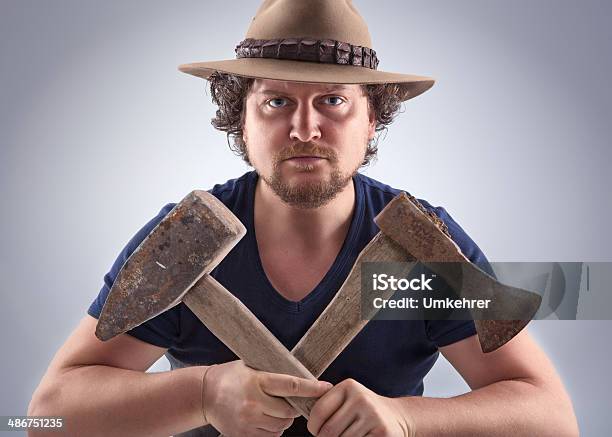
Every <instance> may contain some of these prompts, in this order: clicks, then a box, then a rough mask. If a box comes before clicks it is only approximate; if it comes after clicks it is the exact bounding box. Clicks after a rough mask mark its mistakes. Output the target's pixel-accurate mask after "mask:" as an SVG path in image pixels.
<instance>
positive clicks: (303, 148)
mask: <svg viewBox="0 0 612 437" xmlns="http://www.w3.org/2000/svg"><path fill="white" fill-rule="evenodd" d="M298 156H317V157H320V158H325V159H328V160H330V161H335V160H336V159H337V155H336V152H335V151H334V150H333V149H330V148H328V147H323V146H321V145H319V144H317V143H313V142H307V143H294V144H291V145H289V146H287V147H285V148H284V149H282V150H281V151H280V152H278V154H277V155H276V161H277V162H280V161H284V160H286V159H291V158H296V157H298Z"/></svg>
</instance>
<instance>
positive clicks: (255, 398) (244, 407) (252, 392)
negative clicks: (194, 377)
mask: <svg viewBox="0 0 612 437" xmlns="http://www.w3.org/2000/svg"><path fill="white" fill-rule="evenodd" d="M205 379H206V381H205V385H204V413H205V415H206V420H207V422H208V423H210V424H211V425H213V426H214V427H215V428H216V429H217V430H218V431H220V432H221V433H222V434H224V435H226V436H262V437H263V436H266V437H269V436H280V435H281V434H282V433H283V431H284V430H285V429H287V428H289V427H290V426H291V424H292V423H293V419H294V418H296V417H298V416H299V415H300V414H299V413H298V412H297V411H296V410H295V409H294V408H293V407H292V406H291V405H289V403H288V402H287V401H285V400H284V399H282V397H286V396H287V397H288V396H301V397H315V398H318V397H320V396H322V395H323V394H325V393H326V392H327V391H328V390H329V389H330V388H332V384H330V383H328V382H322V381H313V380H308V379H303V378H297V377H294V376H290V375H282V374H277V373H268V372H260V371H258V370H253V369H251V368H249V367H247V366H245V365H244V363H243V362H242V361H232V362H229V363H224V364H218V365H215V366H213V367H212V368H210V369H209V370H208V372H207V373H206V378H205Z"/></svg>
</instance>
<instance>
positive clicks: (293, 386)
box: [287, 378, 301, 394]
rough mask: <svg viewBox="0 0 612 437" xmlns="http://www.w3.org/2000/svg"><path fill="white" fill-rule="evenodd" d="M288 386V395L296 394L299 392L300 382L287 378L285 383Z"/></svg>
mask: <svg viewBox="0 0 612 437" xmlns="http://www.w3.org/2000/svg"><path fill="white" fill-rule="evenodd" d="M287 383H288V384H289V393H293V394H297V393H299V392H300V386H301V384H300V380H299V379H297V378H289V380H288V381H287Z"/></svg>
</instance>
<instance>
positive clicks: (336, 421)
mask: <svg viewBox="0 0 612 437" xmlns="http://www.w3.org/2000/svg"><path fill="white" fill-rule="evenodd" d="M399 407H400V406H399V405H398V399H393V398H387V397H384V396H379V395H377V394H376V393H374V392H373V391H372V390H369V389H368V388H366V387H364V386H363V385H361V384H360V383H358V382H357V381H355V380H353V379H346V380H344V381H342V382H341V383H339V384H337V385H336V386H335V387H333V388H332V389H331V390H329V391H328V392H327V393H325V394H324V395H323V396H321V398H319V400H318V401H317V403H316V404H315V405H314V407H313V409H312V411H311V413H310V419H309V420H308V430H309V431H310V432H311V433H312V434H314V435H316V436H318V437H335V436H340V435H342V436H343V437H353V436H355V437H363V436H368V437H370V436H389V437H413V436H414V435H415V428H414V424H413V421H412V420H411V419H410V417H409V416H408V415H407V414H405V413H404V414H402V412H401V411H400V408H399Z"/></svg>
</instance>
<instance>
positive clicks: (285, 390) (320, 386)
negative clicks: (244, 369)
mask: <svg viewBox="0 0 612 437" xmlns="http://www.w3.org/2000/svg"><path fill="white" fill-rule="evenodd" d="M260 387H261V389H262V390H263V391H264V392H265V393H267V394H269V395H271V396H282V397H286V396H300V397H309V398H318V397H320V396H322V395H323V394H325V393H326V392H327V391H328V390H329V389H330V388H332V387H333V385H332V384H330V383H329V382H324V381H317V380H314V379H313V380H310V379H304V378H298V377H296V376H291V375H281V374H278V373H264V372H262V373H261V374H260Z"/></svg>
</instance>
